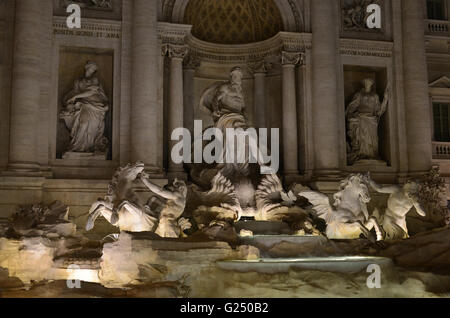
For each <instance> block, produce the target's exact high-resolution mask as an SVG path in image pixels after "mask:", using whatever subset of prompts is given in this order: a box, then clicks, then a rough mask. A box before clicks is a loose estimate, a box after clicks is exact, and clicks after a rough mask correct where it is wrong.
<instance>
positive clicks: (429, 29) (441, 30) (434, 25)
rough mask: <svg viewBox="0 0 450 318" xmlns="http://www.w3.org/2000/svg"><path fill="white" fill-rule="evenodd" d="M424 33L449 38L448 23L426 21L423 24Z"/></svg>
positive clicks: (449, 25) (449, 26) (449, 24)
mask: <svg viewBox="0 0 450 318" xmlns="http://www.w3.org/2000/svg"><path fill="white" fill-rule="evenodd" d="M425 33H426V34H428V35H444V36H450V21H443V20H427V21H426V23H425Z"/></svg>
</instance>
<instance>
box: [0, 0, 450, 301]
mask: <svg viewBox="0 0 450 318" xmlns="http://www.w3.org/2000/svg"><path fill="white" fill-rule="evenodd" d="M208 1H209V0H204V1H201V0H190V1H189V0H161V1H144V0H134V1H132V0H110V1H103V2H101V3H102V4H101V5H100V4H92V3H90V4H86V3H85V4H84V6H83V7H82V13H83V15H82V25H81V29H74V30H73V29H68V28H67V25H66V18H67V13H66V12H65V8H66V6H67V2H64V1H59V0H41V1H39V2H37V1H34V0H6V1H1V2H0V112H1V115H0V117H1V119H2V121H1V125H0V150H1V151H0V296H5V297H7V296H9V295H18V296H25V297H26V296H30V297H32V296H33V295H35V294H34V293H36V294H37V293H40V291H42V290H45V293H46V295H47V294H48V295H49V296H60V295H63V296H64V295H66V296H68V297H70V296H74V295H78V296H98V295H100V296H106V297H107V296H114V295H125V296H129V297H133V296H149V297H158V296H169V297H199V296H200V297H202V296H203V297H205V296H207V297H232V296H234V297H251V296H255V297H258V296H266V297H279V296H287V297H302V296H314V297H321V296H369V297H371V296H380V297H383V296H394V297H395V296H436V295H439V296H440V295H448V293H449V290H450V287H449V286H450V283H449V279H448V274H449V273H448V268H449V267H448V265H449V264H450V254H449V250H450V249H449V244H450V243H449V242H450V237H449V236H448V234H449V231H448V226H447V225H446V224H447V223H446V220H445V218H446V215H445V212H444V209H441V208H440V204H441V202H439V201H440V200H442V201H446V200H447V198H448V195H447V188H448V187H447V184H448V182H447V179H446V177H447V175H448V173H450V164H449V163H450V161H447V159H448V158H446V155H447V153H446V150H445V149H446V148H445V147H446V145H445V144H444V143H437V142H433V140H435V139H434V138H435V137H436V136H433V131H434V132H435V131H436V130H435V129H434V128H435V123H434V122H433V118H432V116H430V114H431V113H432V108H433V107H432V106H431V105H432V104H433V103H436V102H439V103H441V104H442V103H446V102H448V101H450V81H449V80H448V78H449V77H450V67H449V66H448V61H447V62H445V59H446V57H448V54H449V53H448V43H447V42H448V36H449V34H448V30H447V33H445V32H446V31H445V25H447V24H445V23H444V22H442V23H441V24H442V25H444V28H440V27H436V25H438V26H440V25H441V24H439V23H438V22H437V21H434V22H433V21H431V20H426V19H425V18H424V15H425V11H426V10H425V9H426V7H425V6H426V3H425V1H420V0H407V1H405V0H403V1H400V0H399V1H395V0H384V1H379V2H380V3H382V5H381V8H382V18H383V20H382V28H381V29H377V30H371V29H367V28H366V27H365V26H364V25H358V24H354V23H353V22H352V21H354V20H352V19H349V17H350V18H351V13H350V12H351V1H346V0H342V1H334V0H323V1H311V0H270V1H258V0H246V1H239V2H236V1H221V2H220V3H221V4H217V3H213V4H211V3H210V4H209V5H208V4H207V2H208ZM449 7H450V6H449ZM251 8H257V9H251ZM221 12H222V13H223V12H228V16H226V17H225V18H222V20H221V21H217V17H218V16H220V15H219V13H221ZM244 15H245V16H246V17H247V18H245V17H244ZM219 22H220V23H219ZM432 22H433V23H434V24H433V23H432ZM424 30H425V32H424ZM368 112H369V113H370V115H367V113H368ZM196 120H197V121H198V120H200V121H202V123H203V127H204V128H206V127H210V126H211V127H215V128H218V129H219V130H222V131H224V130H225V129H226V128H238V127H239V128H250V127H254V128H269V129H278V130H279V132H280V140H279V144H280V157H279V159H280V169H279V170H278V171H275V172H274V173H273V174H262V173H261V170H260V168H261V166H263V164H260V163H248V162H244V163H240V164H225V165H220V164H217V165H211V164H209V165H207V164H201V163H200V164H185V165H183V164H182V163H181V164H180V163H176V162H174V161H173V160H171V149H172V147H173V146H174V145H175V144H176V142H174V141H171V138H170V137H171V133H172V132H173V131H174V129H176V128H180V127H184V128H186V129H187V130H188V131H189V132H190V133H191V134H194V133H195V126H194V123H195V121H196ZM361 131H363V133H360V132H361ZM272 150H274V149H272ZM436 166H437V167H438V168H439V169H440V175H439V171H438V170H439V169H438V168H437V167H436ZM433 167H435V168H433ZM430 171H431V172H430ZM424 202H425V203H428V204H425V203H424ZM447 217H448V216H447ZM447 221H448V219H447ZM410 236H411V237H410ZM370 265H377V266H379V267H380V269H381V271H382V273H383V281H382V282H383V288H381V289H379V290H378V289H369V288H368V287H367V286H366V279H367V277H368V276H369V275H370V273H368V272H367V268H368V267H369V266H370ZM436 280H438V281H439V283H436ZM66 281H67V282H71V283H70V284H75V285H76V282H80V283H81V284H82V286H85V285H87V286H89V288H87V289H84V291H83V288H82V289H80V290H79V291H78V290H77V288H73V289H70V288H69V289H68V287H67V286H69V285H70V284H69V283H67V284H69V285H66ZM61 284H62V285H61ZM46 286H47V287H46ZM46 288H47V289H46ZM50 290H54V291H52V292H51V291H50ZM33 291H34V292H33ZM58 293H60V294H58ZM83 293H84V294H83Z"/></svg>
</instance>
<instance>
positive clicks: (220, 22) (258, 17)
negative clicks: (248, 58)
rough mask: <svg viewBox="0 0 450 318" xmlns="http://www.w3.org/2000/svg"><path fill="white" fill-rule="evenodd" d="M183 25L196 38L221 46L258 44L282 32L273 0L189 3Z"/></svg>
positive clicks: (214, 0) (211, 0)
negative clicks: (188, 27) (190, 30)
mask: <svg viewBox="0 0 450 318" xmlns="http://www.w3.org/2000/svg"><path fill="white" fill-rule="evenodd" d="M183 22H184V24H191V25H192V26H193V27H192V34H193V35H194V36H195V37H197V38H199V39H200V40H203V41H208V42H212V43H219V44H245V43H253V42H259V41H263V40H266V39H269V38H271V37H273V36H274V35H276V34H277V33H278V32H280V31H283V20H282V19H281V14H280V11H279V10H278V7H277V6H276V4H275V3H274V2H273V0H239V1H236V0H190V1H189V3H188V5H187V7H186V10H185V14H184V21H183Z"/></svg>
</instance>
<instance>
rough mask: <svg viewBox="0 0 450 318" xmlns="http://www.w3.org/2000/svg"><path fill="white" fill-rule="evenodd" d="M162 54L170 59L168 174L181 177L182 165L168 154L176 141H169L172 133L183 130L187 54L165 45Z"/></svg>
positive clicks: (175, 47) (183, 49)
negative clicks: (184, 79)
mask: <svg viewBox="0 0 450 318" xmlns="http://www.w3.org/2000/svg"><path fill="white" fill-rule="evenodd" d="M163 53H164V54H165V55H167V56H168V57H169V59H170V101H169V112H168V116H169V120H168V123H169V124H168V129H169V131H168V136H169V140H170V142H169V145H170V147H169V174H170V175H172V176H176V177H183V175H184V168H183V164H176V163H174V162H173V161H172V160H171V158H170V152H171V151H172V148H173V146H174V145H175V144H176V143H177V141H172V140H171V135H172V132H173V131H174V130H175V129H176V128H184V115H183V114H184V106H183V101H184V98H183V60H184V58H185V56H186V55H187V53H188V48H187V47H185V46H177V45H166V46H165V47H164V48H163Z"/></svg>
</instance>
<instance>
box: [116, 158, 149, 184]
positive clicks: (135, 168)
mask: <svg viewBox="0 0 450 318" xmlns="http://www.w3.org/2000/svg"><path fill="white" fill-rule="evenodd" d="M144 169H145V166H144V163H142V162H136V163H129V164H127V165H126V166H125V167H123V168H122V169H121V170H120V179H122V180H126V181H129V182H131V181H134V180H136V179H137V177H138V175H139V174H141V173H142V172H143V171H144Z"/></svg>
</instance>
